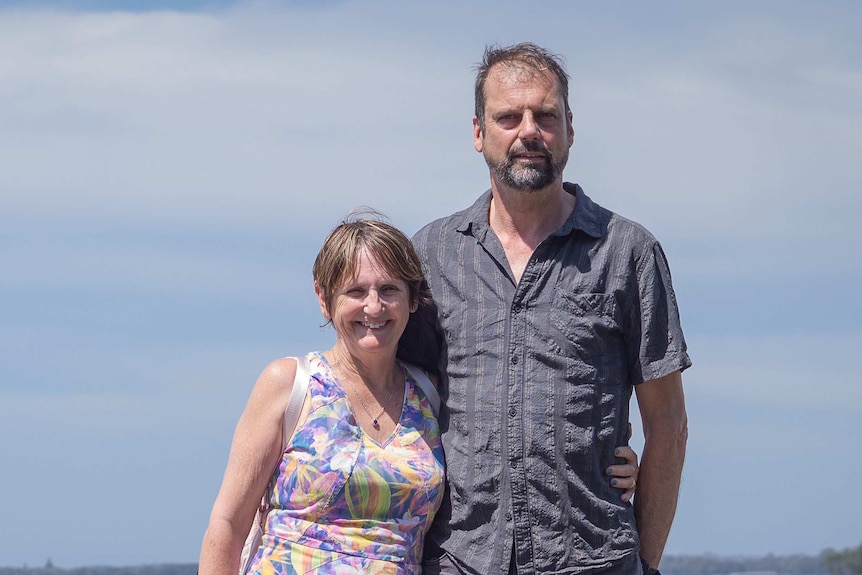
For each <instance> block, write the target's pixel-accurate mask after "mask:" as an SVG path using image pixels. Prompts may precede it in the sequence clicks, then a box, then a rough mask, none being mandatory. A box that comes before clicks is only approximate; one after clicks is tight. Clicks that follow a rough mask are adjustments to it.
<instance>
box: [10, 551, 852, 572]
mask: <svg viewBox="0 0 862 575" xmlns="http://www.w3.org/2000/svg"><path fill="white" fill-rule="evenodd" d="M197 571H198V566H197V563H188V564H164V565H141V566H135V567H102V566H94V567H76V568H72V569H64V568H61V567H56V566H54V564H53V562H52V561H51V560H50V559H48V561H47V562H46V563H45V565H44V566H43V567H27V566H24V567H0V575H197ZM661 571H662V573H663V575H737V574H741V573H751V572H758V573H761V574H763V573H777V574H779V575H862V543H860V544H859V546H857V547H852V548H850V549H844V550H841V551H836V550H834V549H826V550H825V551H823V552H821V553H820V555H814V556H811V555H773V554H769V555H765V556H762V557H722V556H718V555H668V556H666V557H664V558H663V559H662V562H661Z"/></svg>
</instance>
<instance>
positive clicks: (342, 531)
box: [199, 218, 637, 575]
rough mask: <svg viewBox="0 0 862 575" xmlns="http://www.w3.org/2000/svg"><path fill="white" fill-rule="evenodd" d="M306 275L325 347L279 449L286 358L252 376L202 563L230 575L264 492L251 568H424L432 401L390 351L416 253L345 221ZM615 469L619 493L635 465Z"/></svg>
mask: <svg viewBox="0 0 862 575" xmlns="http://www.w3.org/2000/svg"><path fill="white" fill-rule="evenodd" d="M313 276H314V291H315V294H316V295H317V299H318V302H319V304H320V309H321V312H322V313H323V317H324V318H325V319H326V320H327V322H331V323H332V325H333V327H334V328H335V345H334V346H333V347H332V349H330V350H329V351H325V352H323V353H311V354H309V355H308V356H307V357H308V360H309V363H310V366H311V373H312V375H311V378H310V380H309V384H308V392H307V393H308V395H307V397H306V403H305V408H304V411H303V413H302V415H301V416H300V419H299V423H298V424H297V426H296V430H295V431H294V433H293V435H292V437H290V438H289V440H288V441H286V442H285V443H284V445H286V446H287V447H286V449H282V437H281V435H282V427H283V425H282V424H283V418H284V411H285V408H286V406H287V401H288V398H289V396H290V392H291V389H292V387H293V381H294V376H295V374H296V368H297V364H296V361H295V360H294V359H291V358H285V359H280V360H276V361H274V362H273V363H271V364H270V365H269V366H267V367H266V369H265V370H264V371H263V373H262V374H261V376H260V378H259V379H258V381H257V383H256V384H255V387H254V389H253V391H252V393H251V397H250V398H249V401H248V405H247V406H246V409H245V411H244V412H243V414H242V416H241V418H240V420H239V423H238V424H237V428H236V432H235V435H234V440H233V444H232V447H231V453H230V457H229V460H228V465H227V469H226V471H225V476H224V479H223V482H222V486H221V489H220V491H219V494H218V497H217V499H216V502H215V505H214V506H213V510H212V515H211V517H210V523H209V527H208V528H207V532H206V535H205V536H204V541H203V547H202V550H201V558H200V568H199V569H200V570H199V572H200V573H201V574H202V575H236V572H237V566H238V563H239V556H240V551H241V548H242V546H243V542H244V541H245V537H246V535H247V534H248V530H249V526H250V525H251V523H252V519H253V516H254V514H255V510H256V508H257V506H258V504H259V502H260V498H261V494H263V493H264V490H267V495H268V497H269V500H270V503H271V506H272V509H273V510H272V511H271V512H270V514H269V517H268V521H267V523H266V532H265V535H264V538H263V546H262V548H261V549H260V551H259V552H258V553H257V556H256V557H255V558H254V559H253V560H252V562H251V565H250V567H249V573H261V574H274V573H279V574H282V573H284V574H289V573H308V572H312V573H313V572H318V571H319V572H326V573H340V572H344V573H357V572H358V573H387V574H388V573H392V574H414V573H420V572H421V565H420V564H421V555H422V544H423V541H424V537H425V533H426V532H427V529H428V527H429V526H430V525H431V522H432V520H433V518H434V515H435V513H436V511H437V509H438V508H439V506H440V503H441V500H442V498H443V483H444V467H443V450H442V445H441V442H440V437H439V430H438V427H437V420H436V416H435V413H434V409H433V407H432V404H431V402H430V401H429V399H428V398H427V397H426V396H425V394H424V393H423V391H422V389H421V388H420V387H419V386H418V385H417V384H416V381H414V379H413V378H412V376H410V375H409V373H408V372H407V370H406V369H405V368H404V366H403V365H402V364H401V363H399V362H398V361H397V360H396V358H395V354H396V350H397V348H398V341H399V339H400V337H401V335H402V333H403V332H404V328H405V327H406V325H407V322H408V319H409V317H410V314H411V313H412V312H414V311H416V309H417V307H418V306H419V305H420V303H423V302H425V301H427V300H428V294H427V293H426V292H424V291H423V289H422V269H421V265H420V262H419V259H418V257H417V255H416V252H415V251H414V249H413V246H412V244H411V243H410V240H409V239H408V238H407V237H406V236H404V234H402V233H401V232H400V231H398V230H397V229H395V228H394V227H392V226H391V225H389V224H387V223H385V222H383V221H380V219H377V218H366V219H353V220H347V221H345V222H343V223H342V224H341V225H339V226H338V227H336V228H335V229H334V230H333V231H332V232H331V233H330V235H329V236H328V237H327V239H326V240H325V241H324V244H323V247H322V248H321V250H320V253H319V254H318V255H317V259H316V260H315V263H314V270H313ZM626 449H627V448H626ZM628 451H630V450H628ZM627 453H628V452H627ZM632 456H633V453H632ZM629 461H630V462H631V461H632V459H629ZM634 461H635V462H636V458H635V459H634ZM273 469H275V472H274V473H273V471H272V470H273ZM613 469H614V470H615V473H616V474H617V475H619V476H620V477H619V478H617V479H616V480H617V481H618V482H619V483H618V484H619V485H620V486H621V487H622V488H623V489H627V491H626V492H625V493H624V497H629V496H630V495H631V493H630V490H629V489H628V488H629V487H630V485H631V486H633V484H634V479H633V478H632V477H630V476H633V475H635V474H636V472H637V467H636V463H635V464H634V465H620V466H614V467H613ZM271 480H272V482H271V483H270V481H271ZM268 485H269V487H268Z"/></svg>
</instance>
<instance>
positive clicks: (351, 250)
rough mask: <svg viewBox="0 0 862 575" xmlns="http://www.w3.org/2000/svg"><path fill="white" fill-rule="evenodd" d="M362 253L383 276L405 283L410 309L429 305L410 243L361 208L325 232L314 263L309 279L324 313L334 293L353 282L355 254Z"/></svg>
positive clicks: (382, 219) (376, 214)
mask: <svg viewBox="0 0 862 575" xmlns="http://www.w3.org/2000/svg"><path fill="white" fill-rule="evenodd" d="M363 249H366V250H368V253H369V254H371V255H372V256H374V259H376V260H377V262H378V263H379V264H380V265H381V266H383V269H384V270H385V271H386V272H388V273H390V274H392V276H393V277H395V278H398V279H400V280H403V281H405V282H406V283H407V286H408V289H409V294H410V304H411V305H418V304H424V303H427V302H429V301H430V299H431V294H430V292H429V291H428V288H427V287H425V286H424V282H423V279H424V276H423V274H422V264H421V263H420V261H419V256H418V255H417V254H416V249H415V248H414V247H413V244H412V243H411V242H410V239H409V238H408V237H407V236H406V235H404V233H403V232H401V230H399V229H398V228H396V227H395V226H393V225H392V224H390V223H388V222H386V221H385V216H383V214H381V213H380V212H377V211H375V210H372V209H370V208H363V209H360V210H353V211H351V212H350V213H349V214H347V216H345V218H344V220H343V221H342V222H341V223H340V224H338V226H336V227H335V229H333V230H332V231H331V232H329V235H328V236H327V237H326V240H324V242H323V246H322V247H321V248H320V252H318V254H317V258H316V259H315V260H314V268H313V269H312V275H313V277H314V282H315V284H317V286H318V288H319V289H320V290H321V292H322V293H323V299H324V301H325V302H326V309H327V311H330V310H331V309H332V302H333V298H334V297H335V291H336V289H337V288H338V287H339V286H341V285H343V284H344V283H346V282H349V281H352V280H353V279H355V278H356V275H357V273H358V272H359V269H358V261H359V252H360V251H361V250H363Z"/></svg>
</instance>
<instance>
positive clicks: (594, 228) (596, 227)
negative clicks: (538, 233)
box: [456, 182, 604, 241]
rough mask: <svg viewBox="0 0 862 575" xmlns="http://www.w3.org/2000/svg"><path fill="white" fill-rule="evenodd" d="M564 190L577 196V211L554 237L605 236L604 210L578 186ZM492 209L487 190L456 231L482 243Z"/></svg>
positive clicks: (565, 187) (466, 214)
mask: <svg viewBox="0 0 862 575" xmlns="http://www.w3.org/2000/svg"><path fill="white" fill-rule="evenodd" d="M563 189H565V190H566V191H567V192H568V193H570V194H573V195H574V196H575V209H574V210H572V213H571V214H569V217H568V219H567V220H566V221H565V222H564V223H563V225H562V226H560V229H559V230H557V231H556V232H554V233H553V234H552V235H555V236H565V235H568V234H570V233H572V231H573V230H580V231H582V232H584V233H586V234H588V235H590V236H592V237H594V238H600V237H602V236H603V235H604V226H603V225H602V223H603V218H602V217H601V216H602V209H601V208H600V207H599V206H598V205H597V204H596V203H595V202H593V200H591V199H590V197H589V196H588V195H587V194H585V193H584V190H583V188H581V186H579V185H578V184H572V183H569V182H564V183H563ZM490 209H491V190H490V189H489V190H486V191H485V193H484V194H482V195H481V196H479V199H477V200H476V201H475V202H474V203H473V205H472V206H470V207H469V208H467V209H466V210H464V211H463V212H461V214H462V215H461V219H460V221H458V222H457V224H456V229H457V230H458V231H459V232H461V233H465V234H470V235H472V236H474V237H475V238H477V239H479V240H480V241H481V240H483V239H484V238H485V235H486V234H487V233H488V229H489V228H490V226H489V225H488V212H489V210H490Z"/></svg>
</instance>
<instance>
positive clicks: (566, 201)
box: [488, 181, 575, 284]
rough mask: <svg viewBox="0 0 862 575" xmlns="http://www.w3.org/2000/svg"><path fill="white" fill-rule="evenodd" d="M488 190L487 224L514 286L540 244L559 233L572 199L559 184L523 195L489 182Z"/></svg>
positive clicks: (560, 183) (571, 208)
mask: <svg viewBox="0 0 862 575" xmlns="http://www.w3.org/2000/svg"><path fill="white" fill-rule="evenodd" d="M491 190H492V197H491V208H490V210H489V213H488V222H489V224H490V225H491V229H493V230H494V233H495V234H496V235H497V238H498V239H499V240H500V244H501V245H502V246H503V251H504V252H505V254H506V259H507V260H508V262H509V267H510V268H511V270H512V275H513V278H514V280H515V283H516V284H517V283H518V282H520V281H521V276H522V275H523V273H524V270H525V269H526V267H527V263H528V262H529V260H530V258H531V257H532V255H533V252H534V251H535V250H536V248H537V247H538V246H539V244H541V243H542V242H543V241H544V240H545V238H547V237H548V236H550V235H551V234H552V233H554V232H555V231H557V230H558V229H560V226H562V225H563V223H564V222H565V221H566V219H567V218H568V217H569V215H570V214H571V213H572V210H573V209H575V196H573V195H571V194H570V193H568V192H567V191H565V190H564V189H563V183H562V182H555V184H554V185H552V186H548V187H547V188H545V189H543V190H536V191H532V192H524V191H520V190H511V189H506V188H503V187H502V186H499V185H498V183H497V182H494V181H492V187H491Z"/></svg>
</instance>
